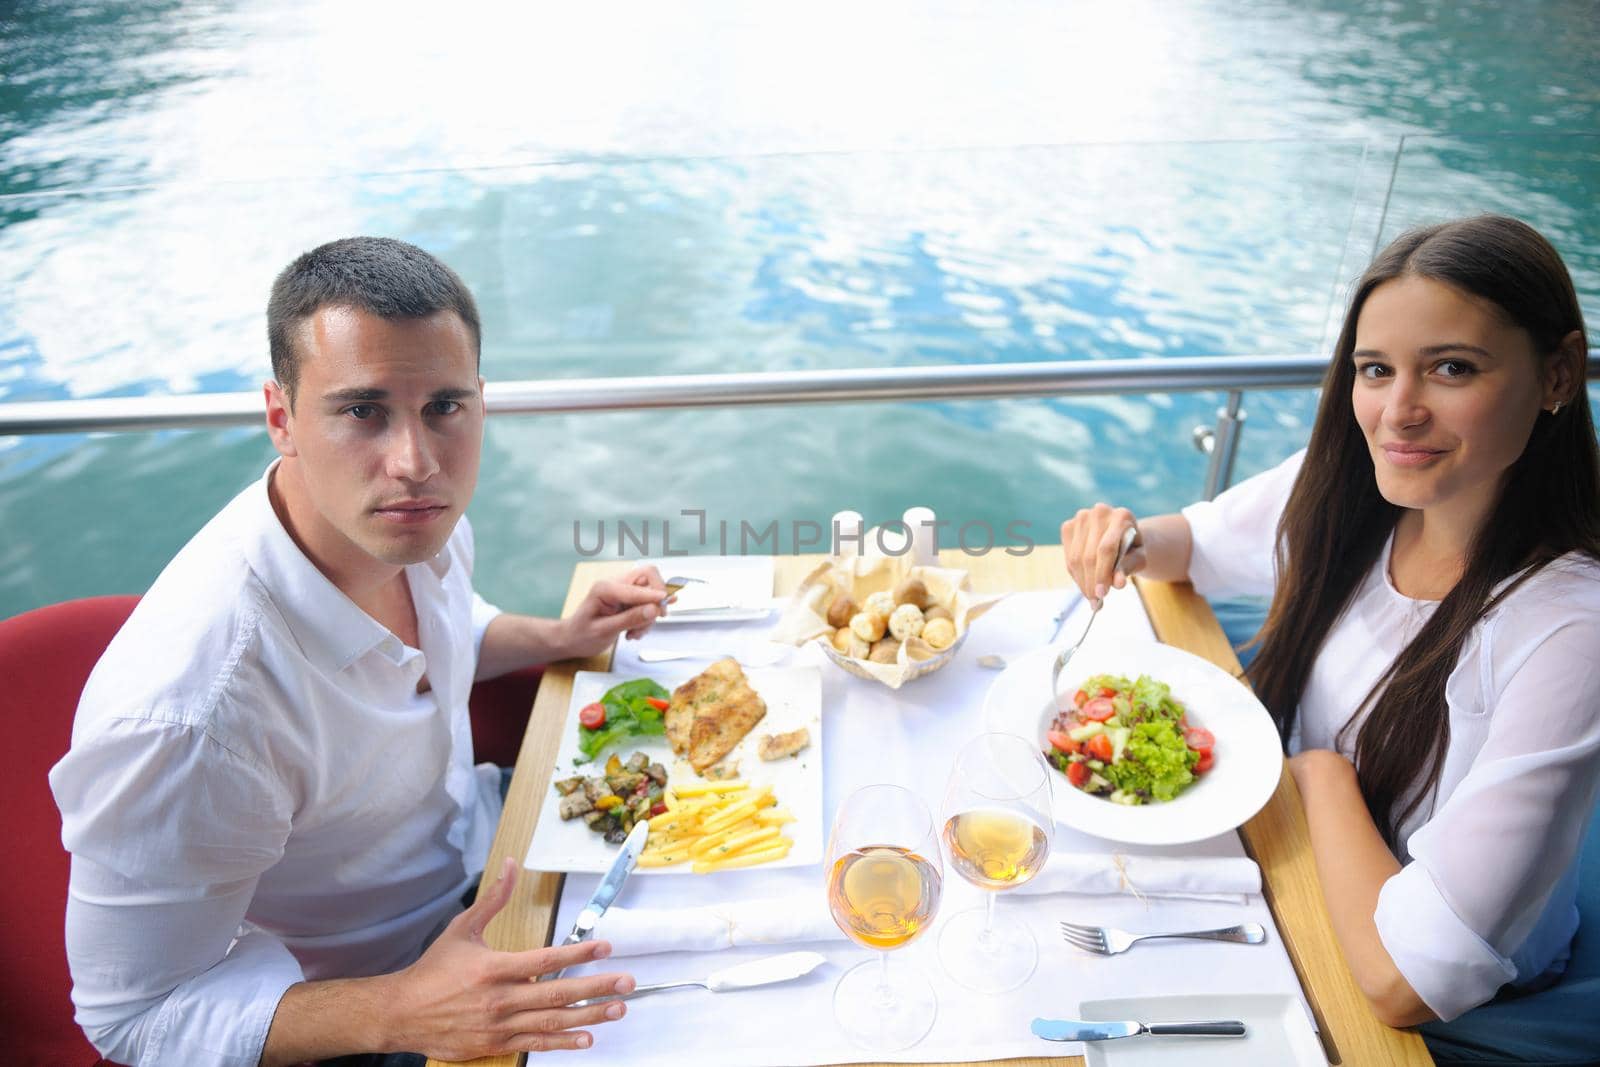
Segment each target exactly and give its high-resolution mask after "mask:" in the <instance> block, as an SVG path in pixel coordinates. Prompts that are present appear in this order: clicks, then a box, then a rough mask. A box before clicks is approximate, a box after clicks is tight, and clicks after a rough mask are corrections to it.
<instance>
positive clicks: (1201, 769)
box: [1194, 748, 1216, 774]
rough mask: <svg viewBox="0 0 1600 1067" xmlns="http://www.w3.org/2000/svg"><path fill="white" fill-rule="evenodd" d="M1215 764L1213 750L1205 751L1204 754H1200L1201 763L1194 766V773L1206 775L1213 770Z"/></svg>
mask: <svg viewBox="0 0 1600 1067" xmlns="http://www.w3.org/2000/svg"><path fill="white" fill-rule="evenodd" d="M1215 762H1216V757H1215V756H1213V755H1212V753H1211V750H1210V749H1209V748H1208V749H1206V750H1204V751H1203V752H1201V753H1200V762H1199V763H1196V764H1195V765H1194V773H1196V774H1204V773H1206V772H1207V771H1209V770H1210V769H1211V765H1212V764H1213V763H1215Z"/></svg>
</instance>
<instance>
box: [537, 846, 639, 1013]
mask: <svg viewBox="0 0 1600 1067" xmlns="http://www.w3.org/2000/svg"><path fill="white" fill-rule="evenodd" d="M649 836H650V822H649V820H647V819H640V820H639V821H638V822H636V823H634V824H633V829H632V830H631V831H629V833H628V836H627V838H626V840H624V841H623V842H622V847H621V848H620V849H618V850H617V856H616V858H615V859H613V860H612V861H611V868H610V869H609V870H608V871H606V876H605V877H604V878H602V879H600V884H599V885H598V886H596V887H595V890H594V894H593V895H592V896H590V897H589V903H587V904H585V905H584V906H583V910H582V911H580V912H579V913H578V920H577V922H575V923H573V924H572V933H570V934H568V935H567V939H566V940H565V941H563V942H561V943H562V944H563V945H576V944H578V943H579V942H580V941H587V940H589V938H591V937H593V936H594V927H595V924H596V923H598V922H599V921H600V916H602V915H604V914H605V913H606V909H607V908H609V907H611V902H612V901H613V900H616V899H617V894H618V893H620V892H622V883H623V882H626V881H627V880H628V875H630V874H632V873H633V868H634V866H635V865H637V864H638V862H639V853H641V852H643V851H644V843H645V839H646V838H648V837H649ZM562 970H565V968H563V969H562ZM561 974H562V971H551V972H550V973H549V974H545V975H542V976H540V979H539V980H540V981H541V982H543V981H547V980H549V979H552V978H560V977H561Z"/></svg>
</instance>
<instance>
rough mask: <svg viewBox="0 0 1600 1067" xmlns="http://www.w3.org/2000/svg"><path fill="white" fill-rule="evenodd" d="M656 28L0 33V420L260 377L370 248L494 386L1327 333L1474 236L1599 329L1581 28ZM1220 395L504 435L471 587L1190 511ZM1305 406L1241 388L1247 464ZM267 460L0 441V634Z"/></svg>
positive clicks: (1313, 347) (413, 8)
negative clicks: (1414, 236)
mask: <svg viewBox="0 0 1600 1067" xmlns="http://www.w3.org/2000/svg"><path fill="white" fill-rule="evenodd" d="M664 6H665V7H670V10H653V9H646V8H644V7H643V6H639V7H632V6H624V7H622V8H620V9H619V8H611V7H608V8H606V9H604V10H601V11H595V12H581V11H580V12H573V13H568V14H565V15H563V16H561V17H560V19H559V20H557V19H553V18H551V17H549V16H544V17H541V18H540V19H533V18H525V19H523V20H522V21H518V22H509V21H507V18H506V16H505V15H504V14H503V13H501V12H500V11H499V9H496V8H493V7H491V6H488V5H465V6H464V7H463V8H462V9H461V10H459V11H453V12H452V14H451V16H450V21H449V22H448V23H446V22H444V21H443V19H442V16H441V15H440V13H439V9H438V8H437V5H420V4H418V5H407V4H392V3H391V4H383V5H378V4H375V3H374V4H367V3H337V4H334V3H330V4H320V5H319V4H309V3H301V4H292V3H291V4H266V3H251V2H235V3H206V4H193V3H180V2H167V3H153V2H140V3H129V4H122V5H117V6H116V7H115V8H114V9H113V10H111V11H101V10H94V11H91V10H88V9H86V8H83V7H82V6H80V5H76V4H66V3H56V4H49V3H41V4H35V5H31V6H30V8H29V10H28V11H27V12H26V13H22V12H18V11H15V10H14V9H11V13H9V14H3V15H0V72H3V78H0V402H13V401H23V400H40V399H51V398H65V397H88V396H123V395H140V394H160V393H183V392H202V391H232V390H239V389H254V388H256V387H257V386H258V385H259V383H260V381H261V380H263V378H264V377H265V376H266V373H267V370H266V352H265V343H264V332H265V330H264V314H263V306H264V303H265V296H266V290H267V287H268V285H269V284H270V281H271V278H272V276H273V275H274V274H275V273H276V271H277V270H278V269H279V268H281V266H282V265H283V264H284V263H286V262H287V261H288V260H289V259H290V258H292V257H293V256H294V255H295V254H297V253H298V252H300V251H302V250H304V249H305V248H307V247H310V246H312V245H314V244H317V243H320V242H322V241H324V240H327V239H330V238H332V237H335V236H342V235H345V234H348V233H354V232H366V233H382V234H388V235H392V236H397V237H402V238H405V239H407V240H411V241H414V242H416V243H418V244H421V245H423V246H424V247H427V248H429V249H430V250H432V251H434V252H436V253H438V254H439V255H441V256H442V257H443V258H445V259H446V260H447V261H448V262H450V263H451V264H452V265H453V266H455V267H456V268H457V269H458V270H460V271H461V273H462V274H463V275H464V276H465V277H466V278H467V280H468V281H469V283H470V284H471V285H472V286H473V288H474V290H475V292H476V293H477V295H478V298H479V302H480V305H481V308H482V312H483V318H484V327H485V338H484V342H485V343H484V372H485V374H486V376H487V377H489V378H490V379H491V380H497V379H499V380H507V379H521V378H572V377H589V376H605V375H634V374H679V373H700V372H708V371H763V370H775V369H809V368H829V367H857V366H920V365H936V364H948V363H979V362H1012V361H1043V360H1058V359H1119V358H1129V357H1135V356H1150V355H1158V356H1159V355H1216V354H1248V353H1311V352H1319V351H1322V350H1324V348H1325V346H1326V344H1327V343H1328V340H1329V339H1330V338H1331V336H1332V332H1333V330H1334V328H1335V327H1336V324H1337V320H1338V316H1339V313H1340V306H1339V305H1340V303H1341V301H1342V299H1343V293H1344V290H1345V287H1346V286H1347V285H1348V283H1349V281H1350V279H1351V278H1353V277H1354V275H1355V274H1356V273H1358V272H1359V270H1360V268H1361V266H1362V265H1364V262H1365V260H1366V259H1367V257H1368V256H1370V254H1371V252H1372V250H1373V248H1374V246H1375V244H1377V243H1380V242H1381V241H1382V240H1385V239H1387V238H1389V237H1392V236H1393V235H1394V234H1395V233H1397V232H1399V230H1400V229H1403V228H1404V227H1405V226H1408V225H1411V224H1414V223H1417V222H1422V221H1431V220H1434V219H1438V218H1443V217H1449V216H1453V215H1459V214H1465V213H1470V212H1474V211H1480V210H1499V211H1507V212H1510V213H1513V214H1517V215H1520V216H1522V217H1524V218H1526V219H1528V220H1529V221H1530V222H1532V223H1534V224H1535V225H1536V226H1539V227H1540V228H1541V229H1543V230H1544V231H1545V232H1546V233H1547V234H1549V235H1550V236H1551V237H1552V239H1553V240H1555V241H1556V243H1557V245H1558V246H1559V247H1560V248H1561V249H1562V251H1563V252H1564V253H1565V254H1566V256H1567V258H1568V262H1569V264H1570V265H1571V266H1572V268H1573V270H1574V274H1575V276H1576V278H1577V281H1578V284H1579V288H1580V291H1581V293H1582V295H1583V299H1584V303H1585V308H1586V312H1587V314H1588V316H1589V319H1590V321H1591V322H1592V323H1593V322H1597V321H1600V319H1597V318H1596V312H1597V310H1600V215H1597V213H1596V210H1595V207H1594V205H1595V204H1596V203H1597V202H1600V137H1597V136H1596V134H1595V132H1594V131H1597V130H1600V122H1597V121H1596V119H1597V117H1600V74H1597V73H1596V71H1597V70H1600V66H1597V60H1600V54H1597V53H1600V29H1597V28H1600V6H1597V5H1596V4H1595V3H1593V2H1587V3H1577V2H1569V3H1547V4H1538V5H1514V6H1512V8H1511V9H1510V10H1506V11H1502V10H1501V9H1500V6H1499V5H1496V4H1492V3H1484V2H1476V3H1451V4H1445V3H1421V2H1416V0H1396V2H1391V3H1385V4H1354V3H1333V2H1324V3H1313V4H1305V3H1288V2H1283V3H1265V2H1254V3H1226V4H1224V3H1220V2H1218V3H1201V2H1195V0H1175V2H1174V0H1162V2H1156V0H1150V2H1146V3H1127V4H1120V5H1102V6H1100V7H1092V6H1090V5H1070V8H1071V9H1070V10H1064V9H1063V8H1064V7H1067V5H1055V4H1032V3H1000V4H993V3H991V4H983V5H978V4H966V5H960V4H917V5H911V4H909V3H906V4H884V5H870V6H868V9H867V10H866V11H862V10H857V8H858V7H862V6H863V5H847V4H842V3H839V4H829V3H822V4H813V5H806V7H805V10H804V11H797V12H793V13H787V14H779V13H773V12H768V11H765V10H760V9H756V8H751V7H750V6H749V5H742V4H735V3H726V4H715V3H709V2H705V3H693V4H685V5H664ZM1219 400H1220V398H1219V397H1218V396H1217V395H1207V394H1192V395H1185V394H1177V395H1170V396H1168V395H1150V396H1122V397H1100V398H1086V399H1078V400H1072V401H1064V400H1030V401H1001V402H961V403H921V404H871V405H839V406H833V407H819V406H791V407H764V408H755V409H743V410H739V409H726V410H724V409H713V410H705V411H683V412H670V413H626V414H607V415H583V416H549V417H509V416H508V417H500V418H496V419H493V420H491V422H490V426H489V431H488V439H487V443H486V455H485V463H484V469H483V477H482V482H481V484H480V488H479V493H478V497H477V499H476V501H475V503H474V505H473V507H472V510H471V512H470V514H471V516H472V519H473V522H474V525H475V528H476V530H477V535H478V540H479V545H480V548H479V575H480V581H479V584H480V587H481V588H483V589H484V590H485V591H486V592H487V593H488V594H489V595H491V597H493V598H494V599H497V600H499V601H500V602H501V603H503V604H505V605H506V606H508V607H516V608H522V609H527V610H538V611H546V612H548V611H553V610H555V609H556V608H557V607H558V606H559V603H560V600H561V595H562V593H563V591H564V589H565V586H566V581H567V577H568V575H569V573H570V569H571V565H572V563H573V562H574V560H575V559H576V558H578V557H577V553H576V551H575V550H574V545H573V524H574V522H576V521H580V520H581V521H582V522H583V523H584V524H585V530H586V535H585V536H586V539H588V540H592V534H591V533H589V532H588V531H592V529H593V523H594V522H595V521H596V520H599V519H602V518H604V519H607V520H610V521H613V522H614V521H615V520H617V519H627V520H629V521H631V522H632V523H633V524H634V525H635V526H638V525H641V524H643V523H644V522H645V521H646V520H649V521H651V522H653V523H654V524H655V525H656V528H658V529H659V523H660V522H661V520H663V519H669V518H674V517H676V516H678V515H679V512H680V511H681V510H682V509H686V508H703V509H705V510H706V511H707V513H708V517H709V518H710V519H711V520H712V521H713V522H716V521H717V520H719V519H720V520H724V521H727V522H729V523H731V524H733V525H735V526H737V524H738V523H739V522H741V521H744V522H748V523H750V524H751V525H752V526H755V527H757V528H762V527H765V526H766V525H767V524H768V523H770V522H772V521H774V520H776V521H778V522H780V524H782V525H783V527H784V528H785V529H788V528H790V527H789V524H791V523H792V522H794V521H796V520H801V521H803V520H812V521H822V520H825V519H826V517H827V516H829V515H831V514H832V513H833V512H834V511H836V510H838V509H839V508H842V507H854V508H856V509H858V510H860V511H862V512H864V513H865V514H866V515H867V516H868V518H869V519H872V520H874V521H876V520H881V519H884V518H888V517H891V516H897V515H899V514H900V512H901V511H903V510H904V509H905V508H906V507H907V506H910V505H912V504H928V505H930V506H932V507H934V508H935V509H936V510H937V511H938V512H939V513H940V515H941V517H946V518H950V519H952V520H955V521H956V522H957V523H962V522H975V521H981V522H985V523H988V524H990V525H991V526H993V527H995V528H997V529H998V528H1002V527H1004V526H1006V525H1007V524H1008V523H1013V522H1021V523H1024V524H1026V525H1025V526H1024V527H1022V528H1023V529H1024V530H1026V531H1027V533H1028V534H1029V535H1030V536H1031V537H1032V539H1034V540H1038V541H1043V540H1046V539H1047V538H1048V535H1049V533H1050V531H1051V530H1053V529H1054V527H1055V525H1056V523H1057V522H1058V521H1059V520H1060V518H1061V517H1062V516H1063V515H1064V514H1066V513H1067V512H1068V511H1070V510H1071V509H1073V508H1076V507H1078V506H1080V505H1081V504H1084V503H1088V502H1092V501H1093V500H1095V499H1101V498H1106V499H1114V500H1117V501H1121V502H1126V503H1129V504H1130V505H1131V506H1134V507H1135V508H1136V509H1138V510H1140V511H1144V512H1150V511H1155V510H1162V509H1167V508H1171V507H1175V506H1177V505H1179V504H1182V503H1184V502H1185V501H1187V500H1189V499H1191V498H1193V497H1194V496H1195V495H1196V494H1198V493H1199V491H1200V489H1201V486H1202V484H1203V481H1204V473H1205V458H1204V457H1203V456H1201V455H1200V454H1199V453H1197V452H1196V451H1195V450H1194V449H1193V447H1192V445H1191V444H1190V431H1191V428H1192V427H1193V426H1194V425H1196V424H1197V423H1201V422H1210V421H1211V420H1212V418H1213V413H1214V411H1215V408H1216V406H1217V404H1218V402H1219ZM1313 400H1314V398H1313V394H1312V393H1311V392H1309V391H1301V392H1288V393H1257V394H1251V395H1249V396H1248V397H1247V401H1246V407H1247V411H1248V415H1249V421H1248V423H1247V427H1246V431H1245V434H1244V438H1243V452H1242V455H1241V460H1240V473H1241V474H1244V473H1249V472H1251V471H1253V470H1257V469H1260V468H1261V467H1263V466H1265V465H1267V464H1268V463H1270V462H1272V461H1274V460H1276V459H1277V458H1279V457H1281V456H1282V455H1284V454H1286V453H1287V452H1289V451H1290V450H1292V449H1293V448H1295V447H1297V446H1298V445H1299V444H1300V443H1301V442H1303V440H1304V437H1305V434H1306V432H1307V427H1308V421H1309V418H1310V416H1311V412H1312V405H1313ZM270 457H271V450H270V448H269V446H268V445H267V442H266V439H265V436H264V435H263V434H261V433H260V432H259V431H256V430H244V429H240V430H231V431H206V432H188V433H143V434H127V435H105V436H95V437H86V436H83V435H71V436H47V437H31V438H0V615H7V614H11V613H14V612H16V611H21V610H25V609H27V608H30V607H33V606H36V605H38V604H41V603H47V602H50V601H54V600H59V599H63V598H65V597H69V596H77V595H86V594H90V593H98V592H113V591H118V592H121V591H138V590H140V589H142V588H143V587H144V586H146V585H147V584H148V583H149V581H150V580H151V579H152V578H153V577H154V575H155V574H156V573H157V572H158V571H159V569H160V567H161V566H162V565H163V563H164V562H165V561H166V560H167V559H168V558H170V556H171V555H172V553H173V552H174V551H176V549H177V548H178V547H179V546H180V545H181V544H182V543H183V542H184V540H185V539H187V537H188V536H189V535H190V534H192V532H193V531H194V530H195V529H196V528H198V526H199V525H200V524H202V523H203V522H204V521H205V520H206V518H207V517H209V516H210V514H211V513H213V512H214V511H215V510H216V508H217V507H219V506H220V505H221V503H223V502H224V501H225V500H226V499H228V497H230V496H231V495H232V494H233V493H234V492H236V491H237V490H238V489H239V488H240V487H241V486H242V485H244V484H246V483H247V482H248V481H250V480H251V479H253V478H254V477H256V476H257V475H258V474H259V472H260V470H261V469H262V468H263V467H264V466H265V464H266V463H267V462H268V460H269V459H270ZM612 547H613V548H614V547H615V546H614V545H613V546H612ZM782 547H783V548H784V549H785V550H787V549H788V548H789V547H790V545H789V544H788V543H787V542H786V543H785V544H784V545H783V546H782Z"/></svg>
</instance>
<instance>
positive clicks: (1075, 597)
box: [1045, 590, 1083, 645]
mask: <svg viewBox="0 0 1600 1067" xmlns="http://www.w3.org/2000/svg"><path fill="white" fill-rule="evenodd" d="M1082 599H1083V594H1082V593H1080V592H1078V591H1077V590H1073V591H1072V593H1071V595H1069V596H1068V597H1067V602H1066V603H1065V604H1063V605H1061V610H1060V611H1058V612H1056V614H1055V617H1054V618H1052V619H1051V620H1050V621H1051V622H1053V623H1055V625H1054V626H1052V627H1051V628H1050V637H1049V639H1048V640H1046V641H1045V644H1047V645H1048V644H1053V643H1054V642H1055V639H1056V638H1058V637H1060V636H1061V628H1062V627H1063V626H1065V625H1066V624H1067V616H1068V615H1071V614H1072V609H1073V608H1075V607H1077V606H1078V601H1080V600H1082Z"/></svg>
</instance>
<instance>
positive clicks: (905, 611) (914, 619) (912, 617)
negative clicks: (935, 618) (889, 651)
mask: <svg viewBox="0 0 1600 1067" xmlns="http://www.w3.org/2000/svg"><path fill="white" fill-rule="evenodd" d="M889 632H890V633H891V634H893V635H894V637H895V639H896V640H899V641H904V640H906V639H907V638H909V637H916V636H917V635H918V634H920V633H922V609H921V608H919V607H917V606H916V605H915V604H901V605H900V606H899V607H897V608H895V609H894V614H893V615H890V616H889Z"/></svg>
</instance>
